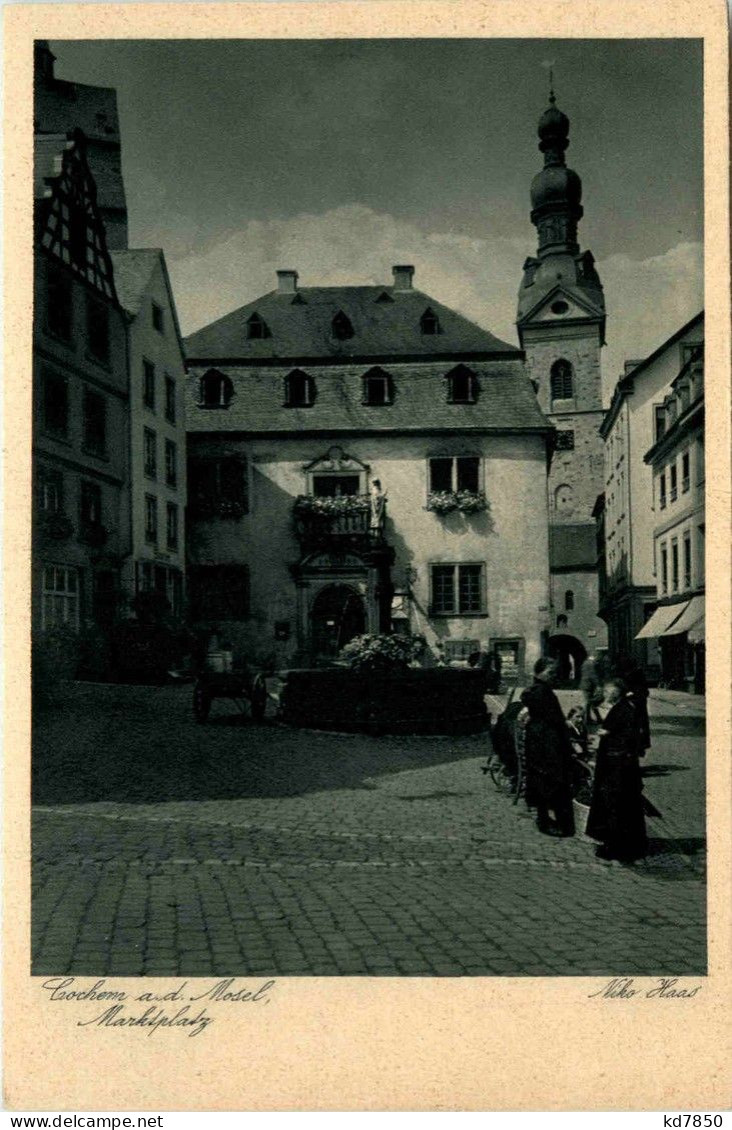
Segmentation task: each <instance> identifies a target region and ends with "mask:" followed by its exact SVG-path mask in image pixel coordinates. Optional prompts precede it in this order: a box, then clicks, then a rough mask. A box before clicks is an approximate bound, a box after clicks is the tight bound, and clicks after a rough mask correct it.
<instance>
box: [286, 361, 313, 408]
mask: <svg viewBox="0 0 732 1130" xmlns="http://www.w3.org/2000/svg"><path fill="white" fill-rule="evenodd" d="M314 400H315V381H314V380H313V378H312V377H311V376H310V374H309V373H303V371H302V369H293V371H292V372H291V373H288V374H287V376H286V377H285V406H286V407H287V408H309V407H310V406H311V404H312V403H313V402H314Z"/></svg>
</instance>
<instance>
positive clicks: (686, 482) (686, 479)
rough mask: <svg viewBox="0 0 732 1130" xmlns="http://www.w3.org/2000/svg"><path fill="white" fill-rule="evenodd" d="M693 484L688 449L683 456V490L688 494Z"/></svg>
mask: <svg viewBox="0 0 732 1130" xmlns="http://www.w3.org/2000/svg"><path fill="white" fill-rule="evenodd" d="M690 486H691V458H690V455H689V452H688V451H685V452H684V454H683V455H682V456H681V490H682V493H683V494H686V492H687V490H688V489H689V487H690Z"/></svg>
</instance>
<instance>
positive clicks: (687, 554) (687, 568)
mask: <svg viewBox="0 0 732 1130" xmlns="http://www.w3.org/2000/svg"><path fill="white" fill-rule="evenodd" d="M684 588H685V589H690V588H691V531H690V530H687V531H686V533H685V534H684Z"/></svg>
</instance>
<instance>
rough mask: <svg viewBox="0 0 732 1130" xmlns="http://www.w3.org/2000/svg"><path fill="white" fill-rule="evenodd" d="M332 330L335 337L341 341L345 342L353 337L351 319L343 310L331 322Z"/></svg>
mask: <svg viewBox="0 0 732 1130" xmlns="http://www.w3.org/2000/svg"><path fill="white" fill-rule="evenodd" d="M330 330H331V333H332V334H333V337H335V338H337V339H338V340H339V341H345V340H346V339H347V338H349V337H353V326H352V324H351V319H350V318H349V317H348V316H347V315H346V314H344V313H343V311H342V310H339V311H338V313H337V314H336V316H335V318H334V319H333V321H332V322H331V324H330Z"/></svg>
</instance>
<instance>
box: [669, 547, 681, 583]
mask: <svg viewBox="0 0 732 1130" xmlns="http://www.w3.org/2000/svg"><path fill="white" fill-rule="evenodd" d="M671 591H672V592H678V591H679V543H678V541H677V540H676V538H673V539H672V541H671Z"/></svg>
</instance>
